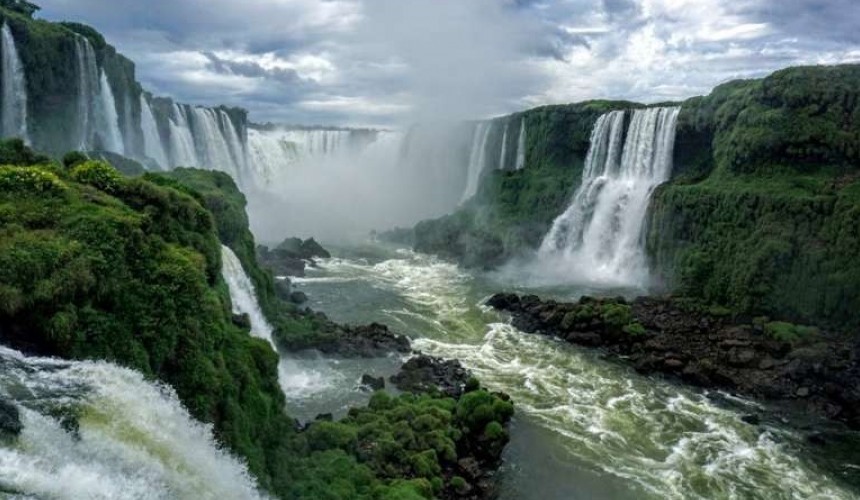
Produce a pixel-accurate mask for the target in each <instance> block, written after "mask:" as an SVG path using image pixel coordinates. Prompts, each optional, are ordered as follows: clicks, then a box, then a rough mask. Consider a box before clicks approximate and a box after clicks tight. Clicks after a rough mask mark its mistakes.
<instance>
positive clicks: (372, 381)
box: [360, 373, 385, 391]
mask: <svg viewBox="0 0 860 500" xmlns="http://www.w3.org/2000/svg"><path fill="white" fill-rule="evenodd" d="M360 384H361V387H362V388H363V389H365V390H369V391H379V390H382V389H385V379H384V378H383V377H374V376H373V375H368V374H366V373H365V374H364V375H362V376H361V382H360Z"/></svg>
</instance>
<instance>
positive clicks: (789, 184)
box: [648, 65, 860, 329]
mask: <svg viewBox="0 0 860 500" xmlns="http://www.w3.org/2000/svg"><path fill="white" fill-rule="evenodd" d="M858 89H860V66H858V65H842V66H833V67H803V68H790V69H787V70H783V71H779V72H777V73H774V74H773V75H771V76H769V77H767V78H765V79H762V80H750V81H740V82H732V83H729V84H726V85H722V86H720V87H718V88H716V89H715V90H714V92H713V93H711V94H710V95H709V96H707V97H700V98H695V99H691V100H689V101H687V102H685V103H684V105H683V108H682V112H681V116H680V117H679V124H678V132H677V145H676V152H675V178H674V180H673V181H672V182H670V183H669V184H667V185H665V186H663V187H661V188H660V189H659V190H658V192H657V193H656V194H655V196H654V199H653V202H652V207H651V211H650V223H649V231H648V249H649V253H650V254H651V255H652V259H653V265H654V269H655V270H656V272H657V273H658V274H659V276H660V277H661V278H662V279H663V280H664V284H665V285H666V287H667V288H668V289H670V290H673V291H677V292H679V293H682V294H685V295H688V296H691V297H695V298H700V299H702V300H704V301H706V302H708V303H715V304H719V305H723V306H726V307H728V308H729V309H731V310H734V311H737V312H744V313H750V314H763V315H765V314H770V315H776V316H780V317H783V318H787V319H791V320H794V321H798V322H812V323H816V324H821V325H826V326H832V327H836V328H852V329H853V328H856V327H857V326H860V323H858V321H860V317H858V315H857V313H856V311H857V310H858V307H860V258H858V257H860V224H858V223H857V220H858V215H860V182H858V180H860V170H858V167H860V107H858V94H860V90H858Z"/></svg>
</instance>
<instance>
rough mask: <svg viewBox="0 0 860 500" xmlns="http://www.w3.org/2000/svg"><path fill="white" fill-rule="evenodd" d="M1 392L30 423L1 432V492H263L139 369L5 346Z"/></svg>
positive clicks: (71, 495) (0, 350)
mask: <svg viewBox="0 0 860 500" xmlns="http://www.w3.org/2000/svg"><path fill="white" fill-rule="evenodd" d="M0 395H2V398H3V399H5V400H6V401H7V402H11V403H13V404H14V405H15V406H16V407H17V408H18V409H19V413H20V417H21V423H22V424H23V430H22V431H21V434H20V436H18V437H17V438H16V439H14V440H13V441H11V442H10V441H6V440H3V441H2V442H0V496H4V494H8V495H10V498H51V499H70V500H72V499H80V498H92V499H111V498H135V499H146V500H149V499H153V500H154V499H159V500H160V499H168V498H180V499H189V500H190V499H213V500H214V499H219V498H236V499H252V498H261V495H260V493H259V492H258V490H257V486H256V484H255V481H254V479H253V478H252V477H251V476H250V474H249V473H248V471H247V469H246V467H245V465H244V464H242V463H241V462H240V461H239V460H237V459H235V458H233V457H232V456H230V455H229V454H228V453H227V452H226V451H224V450H223V449H222V448H221V447H220V446H219V444H218V443H217V442H216V441H215V439H214V437H213V435H212V428H211V427H210V426H208V425H203V424H201V423H199V422H197V421H195V420H194V419H193V418H192V417H191V416H190V415H189V414H188V412H187V411H186V410H185V409H184V408H183V407H182V405H181V403H180V401H179V399H178V398H177V396H176V393H175V392H174V391H173V390H172V389H170V388H168V387H166V386H162V385H159V384H153V383H151V382H148V381H146V379H145V378H144V377H143V375H141V374H140V373H137V372H135V371H132V370H128V369H125V368H120V367H118V366H116V365H113V364H110V363H107V362H102V361H99V362H94V361H86V362H70V361H60V360H55V359H45V358H35V357H28V356H24V355H23V354H21V353H19V352H17V351H13V350H11V349H7V348H4V347H0ZM64 416H65V417H64ZM70 423H71V425H70ZM4 498H6V496H4Z"/></svg>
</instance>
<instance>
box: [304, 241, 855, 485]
mask: <svg viewBox="0 0 860 500" xmlns="http://www.w3.org/2000/svg"><path fill="white" fill-rule="evenodd" d="M366 252H367V249H363V252H362V254H366ZM320 266H321V267H320V268H319V269H314V270H311V271H310V273H309V276H308V278H306V279H305V280H303V282H302V287H304V288H305V289H306V291H307V292H308V294H309V295H310V296H311V297H312V300H314V306H315V307H316V308H318V309H320V310H322V311H324V312H326V313H327V314H329V315H330V316H331V317H332V318H333V319H335V320H336V321H348V322H354V323H359V322H361V323H367V322H369V321H382V322H385V323H388V324H390V325H392V327H394V328H396V329H398V330H400V331H408V332H411V334H412V335H413V336H414V338H416V340H415V342H414V345H415V347H416V348H417V349H420V350H421V351H424V352H426V353H428V354H432V355H438V356H443V357H447V358H456V359H459V360H461V361H462V362H463V364H464V365H466V366H467V367H468V368H470V369H472V370H473V371H474V372H475V373H476V375H477V376H478V377H479V378H480V380H481V382H482V383H483V384H484V385H486V386H487V387H489V388H490V389H492V390H501V391H504V392H507V393H508V394H510V395H511V396H512V398H513V400H514V401H515V402H516V406H517V412H518V416H517V419H518V421H519V423H517V422H515V424H514V427H513V429H512V433H513V434H512V436H513V440H514V442H517V441H518V440H520V439H528V438H533V437H535V434H536V433H534V432H532V433H531V434H530V435H529V436H528V437H527V438H523V437H521V436H520V435H518V432H519V430H520V429H522V428H523V423H524V422H528V424H529V426H532V427H538V428H540V432H539V433H537V436H538V437H542V439H540V440H536V441H530V442H526V443H522V444H521V445H519V446H512V448H511V449H510V450H509V453H507V454H506V457H505V461H506V465H505V466H504V468H505V469H506V472H504V473H503V474H502V478H501V480H502V488H501V490H502V497H503V498H505V499H518V500H519V499H532V498H533V499H539V498H619V499H628V498H629V499H652V498H653V499H678V500H681V499H710V498H725V499H746V498H756V499H757V498H761V499H768V500H770V499H798V500H799V499H853V498H858V496H857V495H856V493H854V492H852V491H851V490H850V489H848V488H847V487H846V486H845V485H844V484H842V483H841V482H840V481H839V479H838V476H839V475H840V474H848V473H850V472H849V471H851V470H853V467H856V465H853V464H851V463H840V464H839V465H838V466H837V467H834V466H833V464H829V465H827V466H826V467H829V468H823V466H822V464H821V463H819V462H816V461H815V460H813V459H812V455H813V454H814V450H810V448H807V447H806V445H805V443H804V441H805V436H804V435H802V434H800V433H797V432H796V431H795V430H793V429H790V428H786V427H781V426H779V425H773V423H772V422H771V423H768V422H767V420H768V419H767V418H765V419H764V421H763V424H762V425H760V426H753V425H749V424H747V423H745V422H743V420H742V417H743V415H745V414H747V413H759V412H762V411H763V408H762V407H760V406H758V405H756V404H755V403H753V402H750V401H746V400H741V399H737V398H733V405H726V404H721V403H719V402H718V401H720V399H719V398H714V399H712V398H710V397H708V395H706V394H705V393H702V392H700V391H696V390H693V389H689V388H685V387H683V386H679V385H677V384H673V383H670V382H668V381H665V380H662V379H660V378H655V377H644V376H640V375H638V374H637V373H636V372H635V371H634V370H632V369H629V368H626V367H624V366H622V365H620V364H618V363H613V362H608V361H607V360H605V359H602V357H601V356H600V354H599V353H597V352H594V351H589V350H584V349H578V348H576V347H573V346H570V345H568V344H565V343H563V342H559V341H556V340H553V339H550V338H547V337H544V336H540V335H529V334H524V333H522V332H520V331H518V330H516V329H515V328H513V327H512V326H511V325H510V324H508V323H506V322H504V318H502V317H501V316H500V315H498V314H496V313H494V312H492V311H490V310H488V309H487V308H486V307H484V306H482V305H481V304H482V303H483V302H484V301H485V300H486V297H487V294H489V293H492V292H493V291H495V290H497V289H498V287H499V284H497V283H494V282H487V281H486V277H482V276H474V275H471V274H469V273H468V272H465V271H463V270H462V269H459V268H458V267H457V266H455V265H452V264H448V263H444V262H441V261H439V260H438V259H435V258H431V257H427V256H423V255H420V254H414V253H411V252H401V253H400V254H399V255H397V256H395V257H392V258H389V260H383V261H368V260H364V259H331V260H324V261H321V262H320ZM534 291H536V292H538V293H544V292H543V291H541V290H534ZM567 293H570V294H573V295H572V296H574V297H575V294H576V292H575V290H569V291H568V292H567ZM345 296H346V297H350V298H351V299H350V300H344V297H345ZM735 405H736V406H735ZM765 414H766V412H765ZM514 444H515V443H512V445H514ZM822 453H826V451H819V454H822ZM546 464H548V465H550V466H551V467H553V471H552V472H550V473H544V471H543V470H542V469H541V467H543V466H544V465H546Z"/></svg>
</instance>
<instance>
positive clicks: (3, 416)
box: [0, 399, 24, 438]
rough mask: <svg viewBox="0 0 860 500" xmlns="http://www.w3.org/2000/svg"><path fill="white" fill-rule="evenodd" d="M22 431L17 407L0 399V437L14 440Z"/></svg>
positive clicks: (22, 427)
mask: <svg viewBox="0 0 860 500" xmlns="http://www.w3.org/2000/svg"><path fill="white" fill-rule="evenodd" d="M23 429H24V425H23V424H22V423H21V412H19V411H18V407H17V406H15V404H14V403H12V402H11V401H7V400H6V399H0V437H6V438H16V437H18V436H19V435H20V434H21V430H23Z"/></svg>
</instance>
